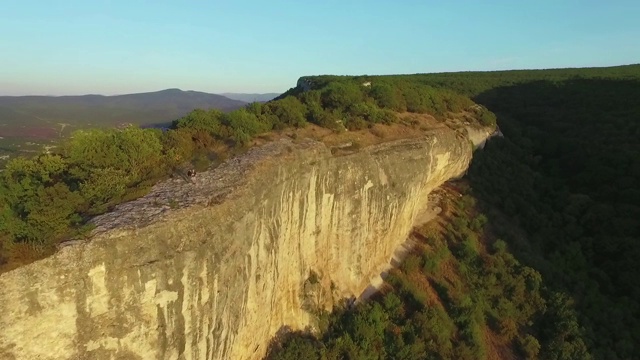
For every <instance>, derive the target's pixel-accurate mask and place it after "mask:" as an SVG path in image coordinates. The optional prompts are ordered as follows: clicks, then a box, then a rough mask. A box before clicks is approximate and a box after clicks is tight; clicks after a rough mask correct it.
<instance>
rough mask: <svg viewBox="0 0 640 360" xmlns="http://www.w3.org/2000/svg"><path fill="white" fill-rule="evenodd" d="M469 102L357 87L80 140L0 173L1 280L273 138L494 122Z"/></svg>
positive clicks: (350, 84)
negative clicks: (470, 118)
mask: <svg viewBox="0 0 640 360" xmlns="http://www.w3.org/2000/svg"><path fill="white" fill-rule="evenodd" d="M474 105H475V103H474V102H473V101H472V100H470V99H469V98H468V97H466V96H464V95H459V94H457V93H455V92H452V91H449V90H444V89H436V88H434V87H432V86H429V85H426V84H421V83H417V82H413V81H405V80H402V81H385V82H382V81H381V82H380V83H379V84H378V83H376V84H374V85H373V86H363V84H362V83H361V82H360V81H359V79H356V78H352V79H343V80H340V81H335V82H331V83H328V84H325V85H323V86H321V87H317V88H315V89H313V90H312V91H307V92H299V91H295V89H292V90H291V91H289V92H288V93H286V94H284V95H282V96H280V97H279V98H278V99H275V100H274V101H270V102H268V103H265V104H263V103H251V104H248V105H247V106H245V107H243V108H241V109H238V110H234V111H231V112H222V111H219V110H203V109H195V110H193V111H191V112H190V113H189V114H187V115H186V116H184V117H182V118H179V119H176V120H175V121H173V123H172V125H171V127H170V128H167V129H141V128H139V127H136V126H129V127H126V128H123V129H93V130H81V131H76V132H74V133H73V134H72V136H70V137H69V138H68V139H66V140H65V141H64V142H63V143H62V144H60V146H58V147H55V148H53V149H49V151H47V152H43V153H41V154H39V155H37V156H33V157H18V158H15V159H12V160H10V161H9V162H8V163H7V165H6V166H5V168H4V170H3V171H2V172H1V173H0V271H7V270H10V269H12V268H16V267H18V266H21V265H23V264H26V263H29V262H31V261H34V260H36V259H39V258H43V257H46V256H48V255H50V254H52V253H54V252H55V251H56V249H57V245H58V244H59V243H61V242H64V241H67V240H70V239H76V238H82V237H85V236H87V234H89V233H90V231H91V230H92V226H91V223H90V220H91V218H92V217H93V216H95V215H98V214H101V213H104V212H107V211H109V210H110V209H112V208H113V207H114V206H116V205H117V204H119V203H123V202H126V201H130V200H133V199H136V198H138V197H140V196H143V195H145V194H146V193H147V192H148V191H149V190H150V188H151V186H153V184H155V183H156V182H158V181H160V180H162V179H166V178H168V177H171V176H181V175H182V176H184V174H182V173H183V172H184V171H185V170H184V169H185V168H195V170H197V171H203V170H206V169H208V168H209V167H211V166H215V165H216V164H219V163H220V162H222V161H224V160H225V159H226V158H227V157H228V156H231V155H234V154H238V153H239V152H242V151H244V150H245V149H246V148H247V147H248V146H250V144H251V140H252V139H253V138H255V137H256V136H258V135H261V134H264V133H268V132H270V131H279V130H282V129H287V128H302V127H305V126H306V125H307V124H309V123H313V124H316V125H319V126H322V127H325V128H329V129H332V130H334V131H336V132H343V131H348V130H350V131H353V130H365V131H366V129H368V128H370V127H371V126H373V125H374V124H393V123H395V122H397V121H399V117H398V114H399V113H404V112H413V113H422V114H432V115H433V116H436V117H439V118H441V119H444V118H445V117H446V115H447V114H448V113H457V112H461V111H468V112H471V113H473V114H474V116H475V117H477V118H479V119H481V121H483V122H484V123H487V124H494V123H495V117H494V116H493V114H492V113H490V112H489V111H488V110H486V109H485V108H482V107H478V106H474Z"/></svg>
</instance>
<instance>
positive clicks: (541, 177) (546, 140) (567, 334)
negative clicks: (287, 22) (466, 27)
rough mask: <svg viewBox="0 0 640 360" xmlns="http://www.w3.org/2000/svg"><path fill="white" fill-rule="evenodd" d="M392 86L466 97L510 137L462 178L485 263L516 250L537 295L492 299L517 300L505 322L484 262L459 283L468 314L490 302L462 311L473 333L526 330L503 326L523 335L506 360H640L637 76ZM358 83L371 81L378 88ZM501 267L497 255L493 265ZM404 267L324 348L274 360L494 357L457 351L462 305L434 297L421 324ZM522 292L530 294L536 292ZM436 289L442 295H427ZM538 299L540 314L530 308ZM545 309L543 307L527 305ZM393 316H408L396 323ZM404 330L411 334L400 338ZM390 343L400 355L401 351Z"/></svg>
mask: <svg viewBox="0 0 640 360" xmlns="http://www.w3.org/2000/svg"><path fill="white" fill-rule="evenodd" d="M334 78H335V79H342V78H341V77H319V78H310V79H309V82H310V83H311V84H313V86H316V85H322V84H323V83H324V82H330V81H333V79H334ZM392 78H394V79H395V78H398V79H414V81H415V82H416V83H422V84H427V85H430V86H433V87H436V88H440V87H443V88H447V89H450V90H452V91H456V92H458V93H461V94H466V95H469V96H471V97H472V98H473V99H474V100H475V101H476V102H478V103H480V104H483V105H485V106H486V107H487V108H488V109H489V110H491V111H492V112H494V113H496V114H497V116H498V124H499V126H500V127H501V130H502V132H503V133H504V138H497V139H495V140H492V141H491V142H489V143H488V144H487V146H486V147H485V149H484V150H483V151H480V152H477V153H476V156H475V157H474V160H473V162H472V166H471V168H470V170H469V173H468V177H467V178H468V182H469V184H470V189H469V192H470V195H472V196H473V197H474V198H477V199H478V201H479V203H480V204H482V205H483V206H482V208H483V211H484V214H485V216H486V218H487V221H488V224H490V225H491V228H492V233H494V234H495V235H496V236H498V237H499V238H500V239H502V240H501V241H496V242H495V243H494V244H493V248H494V250H493V251H497V249H496V246H497V247H498V248H501V249H507V248H508V249H511V252H512V254H513V258H512V259H513V261H514V262H516V263H517V264H520V265H519V266H524V267H525V269H527V270H526V271H525V270H521V271H524V272H525V273H528V274H539V275H540V276H541V279H542V280H543V281H540V282H537V283H536V284H538V285H540V291H539V293H529V294H528V295H526V296H525V297H523V298H518V299H513V298H510V294H512V293H513V290H512V289H509V287H508V285H507V286H506V287H503V288H501V289H499V291H501V292H502V294H504V295H505V297H506V300H507V301H508V300H510V299H513V300H512V301H513V305H514V308H512V309H514V310H512V312H511V313H510V314H508V315H507V314H506V313H500V312H499V311H498V310H499V309H500V305H499V304H496V303H495V302H492V300H491V298H484V299H482V296H486V293H487V290H486V288H483V287H482V285H481V286H480V287H474V285H477V284H483V283H484V284H487V283H488V284H491V280H490V278H491V277H492V276H494V275H492V272H500V271H502V270H501V269H502V267H503V266H504V265H503V264H502V263H501V262H498V261H495V260H494V261H490V260H488V259H487V258H486V255H485V257H484V261H482V262H480V264H484V266H485V268H483V267H476V268H474V270H473V271H472V274H474V275H479V276H480V279H473V277H472V276H469V277H467V278H466V280H467V282H466V284H467V286H468V287H467V296H469V297H470V298H471V301H470V304H477V303H483V302H488V303H489V305H488V306H487V307H486V308H482V307H481V306H479V305H478V307H480V309H482V310H478V307H475V308H473V309H470V310H469V312H470V313H472V314H474V313H473V311H474V310H475V311H476V312H475V314H476V315H475V316H476V318H475V319H476V325H475V326H476V327H475V331H476V332H475V333H476V334H477V333H478V331H480V330H478V329H479V328H478V326H480V329H481V328H482V321H480V320H483V319H484V320H486V321H487V323H488V324H489V328H491V329H493V331H496V332H497V333H498V334H500V335H502V333H501V329H504V328H501V327H500V326H502V325H501V324H504V323H505V321H507V322H508V321H512V320H513V317H516V318H519V319H525V321H526V326H522V324H523V323H521V322H518V321H516V324H517V326H514V325H513V324H511V325H510V326H511V327H512V328H517V329H518V330H517V333H518V334H519V335H517V336H515V337H513V338H512V339H514V341H512V343H511V346H512V348H513V349H514V351H520V353H519V354H515V355H513V354H511V355H510V354H506V355H505V354H503V355H502V356H500V357H501V358H512V357H513V356H515V357H516V358H520V357H526V358H542V359H588V358H591V357H592V358H595V359H633V358H637V357H638V354H640V303H639V302H640V279H639V278H638V276H637V275H638V274H640V265H638V261H637V259H638V258H640V244H639V241H640V220H639V219H640V141H639V140H638V139H639V138H640V103H639V102H638V99H640V66H639V65H632V66H622V67H612V68H592V69H558V70H531V71H504V72H485V73H471V72H470V73H451V74H424V75H406V76H394V77H392ZM362 80H363V81H364V80H367V81H374V82H375V81H376V77H363V78H362ZM470 220H471V223H472V221H473V220H472V219H470V218H468V219H465V221H466V222H467V223H469V221H470ZM465 221H461V220H457V219H454V220H452V222H451V224H452V226H451V227H450V228H449V229H447V231H446V233H445V234H444V237H445V238H446V239H450V238H454V237H456V236H457V234H459V233H460V231H461V230H460V225H459V224H460V223H463V224H464V223H465ZM476 235H477V234H476ZM485 235H486V234H485ZM471 239H473V237H471ZM432 242H433V240H432ZM451 246H452V245H451V242H449V243H447V246H440V247H439V249H440V250H439V251H440V252H441V253H438V252H437V251H436V253H435V254H431V256H428V255H423V256H422V260H421V262H418V265H420V266H422V268H423V273H424V275H425V276H427V277H428V278H438V277H441V276H443V274H442V272H443V270H442V269H439V268H437V267H436V268H434V267H433V266H431V265H429V264H430V263H431V262H434V261H435V262H438V261H440V259H441V258H442V256H443V255H442V253H444V254H448V252H451V253H452V254H454V255H455V254H457V253H456V251H455V250H454V249H452V247H451ZM447 248H448V249H449V250H447ZM454 248H455V245H454ZM420 251H423V250H421V249H419V250H418V252H420ZM502 251H505V250H502ZM499 255H500V252H496V253H494V254H493V255H490V256H499ZM449 256H450V255H445V257H449ZM508 256H512V255H508ZM463 259H464V258H462V259H461V258H457V260H458V261H460V260H463ZM516 259H517V260H516ZM408 262H409V263H411V262H412V263H416V262H417V260H415V259H412V258H409V259H408V260H407V261H406V262H405V263H404V265H403V266H402V269H401V271H396V272H395V273H392V275H391V276H390V278H389V279H388V281H387V283H388V286H389V287H390V290H391V291H389V292H386V293H384V294H381V298H380V299H377V300H376V301H374V302H372V303H370V304H362V305H361V306H359V307H357V308H356V309H354V310H350V311H347V310H344V309H339V310H337V311H336V312H335V313H334V314H332V315H331V316H330V319H331V320H330V326H329V327H328V328H327V329H323V330H324V331H323V332H321V333H320V334H319V335H317V336H312V335H309V334H299V336H293V337H291V338H288V339H287V340H286V341H285V342H284V344H283V345H282V346H281V347H278V346H276V347H275V349H276V351H274V352H273V353H272V354H271V356H272V357H273V358H274V359H293V358H295V356H297V354H301V353H304V354H312V355H309V358H327V359H331V358H340V359H378V358H380V359H382V358H398V359H417V358H434V359H437V358H442V359H448V358H464V357H465V356H471V358H494V357H492V356H490V355H488V354H487V350H486V349H487V348H488V344H489V343H490V341H485V342H484V343H483V342H482V341H477V342H476V343H473V342H472V341H471V342H466V343H465V342H464V341H466V340H468V339H473V336H472V335H469V336H467V337H466V338H465V337H464V336H462V334H467V333H470V334H474V332H473V331H472V330H469V328H468V327H466V326H467V324H468V323H465V322H462V321H459V320H458V321H456V319H457V316H459V315H460V312H461V311H460V310H459V309H458V308H457V306H459V305H458V304H459V300H458V299H456V298H452V297H450V296H449V295H447V296H444V297H442V300H443V302H444V304H445V306H444V307H445V311H444V312H442V311H441V312H440V313H438V311H437V310H435V309H432V308H429V307H420V306H418V312H416V304H417V303H416V299H417V298H420V296H416V295H415V292H412V291H410V290H407V288H411V287H416V286H417V284H416V282H410V281H409V282H405V283H400V284H401V286H399V285H398V284H399V282H398V276H400V275H399V274H403V270H404V269H405V268H407V267H413V266H414V265H409V264H408ZM477 264H478V263H476V265H477ZM486 264H490V265H486ZM508 272H509V273H510V274H511V275H514V276H515V275H517V274H518V272H517V271H515V272H514V271H508ZM465 274H466V272H465ZM536 276H537V275H536ZM500 279H501V283H500V284H497V285H496V284H493V285H494V286H498V287H499V285H501V284H502V281H504V279H505V278H504V277H500ZM536 279H537V277H536ZM506 281H507V282H508V281H509V280H506ZM516 282H517V281H516ZM520 282H521V286H522V285H523V284H526V285H527V288H528V289H530V287H529V286H530V284H531V280H530V279H526V278H525V279H522V280H520ZM502 285H504V284H502ZM437 286H439V285H437V282H436V283H435V285H434V288H436V289H437ZM484 286H488V285H484ZM445 288H446V285H445ZM494 290H495V289H494ZM496 291H498V290H496ZM448 292H449V290H447V294H448ZM478 293H480V295H478ZM489 293H490V292H489ZM537 296H539V297H540V299H541V301H540V302H538V300H535V299H537ZM474 297H475V299H474ZM396 298H397V299H399V300H396ZM389 299H393V300H389ZM534 300H535V301H534ZM532 301H533V303H532ZM390 303H392V304H395V305H393V306H391V305H389V304H390ZM540 303H544V305H543V306H533V305H532V304H540ZM398 308H400V309H402V311H403V312H404V313H405V314H406V313H407V312H409V313H411V314H413V316H412V317H398V316H397V315H396V314H397V311H398V310H397V309H398ZM429 312H431V315H429V316H431V317H430V318H428V319H429V321H425V322H423V323H419V325H417V326H416V325H415V322H417V321H416V319H418V318H419V319H423V318H424V317H425V316H427V315H426V314H425V313H429ZM531 314H534V315H531ZM536 314H537V315H536ZM496 321H497V322H498V324H499V325H498V326H497V327H496V326H495V322H496ZM492 323H493V324H494V325H493V327H492ZM408 324H410V325H408ZM408 326H413V328H410V329H409V330H407V329H406V328H407V327H408ZM398 327H400V330H399V329H398ZM508 327H509V326H507V328H508ZM471 328H472V329H473V326H472V327H471ZM523 329H524V330H526V331H527V332H524V333H523V332H522V331H523ZM398 334H400V335H398ZM396 335H397V336H396ZM436 335H439V336H441V337H440V338H437V337H436ZM398 337H399V338H400V340H398ZM476 339H478V337H476ZM398 341H400V343H402V344H403V346H401V347H400V348H398V347H397V343H398ZM443 344H445V345H446V346H444V345H443ZM451 344H455V345H454V346H452V345H451ZM460 346H462V347H463V348H466V347H470V350H469V351H472V352H473V353H472V355H468V354H466V353H465V354H462V353H455V352H452V351H461V350H460V348H459V347H460ZM474 346H475V347H474ZM483 346H484V348H483ZM372 349H375V350H372ZM434 349H436V350H434ZM452 349H454V350H452ZM536 354H537V355H536ZM494 355H495V354H494ZM305 356H306V355H305Z"/></svg>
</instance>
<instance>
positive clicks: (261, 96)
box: [220, 93, 280, 103]
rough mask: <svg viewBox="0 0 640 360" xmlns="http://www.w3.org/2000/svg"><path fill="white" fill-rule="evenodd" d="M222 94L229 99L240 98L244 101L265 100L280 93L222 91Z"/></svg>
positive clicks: (271, 98)
mask: <svg viewBox="0 0 640 360" xmlns="http://www.w3.org/2000/svg"><path fill="white" fill-rule="evenodd" d="M220 95H222V96H225V97H228V98H229V99H234V100H240V101H244V102H248V103H250V102H267V101H269V100H273V99H274V98H276V97H278V96H280V93H266V94H240V93H222V94H220Z"/></svg>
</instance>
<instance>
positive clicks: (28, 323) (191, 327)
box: [0, 129, 472, 360]
mask: <svg viewBox="0 0 640 360" xmlns="http://www.w3.org/2000/svg"><path fill="white" fill-rule="evenodd" d="M471 151H472V147H471V146H470V142H469V139H468V137H466V136H462V135H460V134H459V133H456V132H454V131H452V130H450V129H439V130H435V131H433V132H432V133H430V134H428V135H426V136H425V137H423V138H420V139H410V140H401V141H394V142H389V143H384V144H380V145H375V146H371V147H368V148H364V149H362V150H360V151H358V152H355V153H352V154H349V155H342V156H333V155H332V154H331V151H330V149H328V148H327V147H325V146H324V145H323V144H321V143H318V142H313V141H310V140H309V141H302V142H299V143H292V142H286V141H278V142H274V143H271V144H267V145H265V146H264V147H262V148H258V149H254V150H252V151H250V152H249V153H248V154H246V155H244V156H243V157H241V158H240V159H236V160H233V161H230V162H228V163H226V164H224V165H223V166H221V167H219V168H218V169H215V170H212V171H210V172H207V173H203V174H199V175H198V179H197V181H196V183H195V184H187V183H179V182H177V181H173V182H172V181H169V182H166V183H164V184H159V185H157V186H156V188H155V189H154V191H153V192H152V193H151V194H149V195H148V196H147V197H145V198H143V199H139V200H136V201H134V202H132V203H129V204H123V205H121V206H119V207H118V208H116V210H115V211H114V212H113V213H110V214H105V215H103V216H101V217H98V218H96V219H95V223H96V225H97V228H96V231H95V236H93V238H92V239H91V240H90V241H88V242H84V243H77V244H73V245H70V246H67V247H65V248H63V249H61V250H60V251H59V252H58V253H57V254H55V255H54V256H51V257H50V258H47V259H44V260H41V261H38V262H36V263H33V264H31V265H28V266H25V267H22V268H19V269H17V270H14V271H11V272H9V273H6V274H3V275H1V276H0V304H2V305H1V306H2V308H3V310H2V313H0V358H2V359H8V360H11V359H29V360H35V359H259V358H261V357H262V356H264V354H265V352H266V349H267V346H268V343H269V341H270V339H271V338H272V337H273V336H274V335H275V334H276V333H277V332H278V331H279V330H280V329H281V328H282V327H285V326H286V327H290V328H292V329H303V328H305V327H308V326H312V325H313V315H312V312H313V311H312V310H313V309H314V308H320V307H323V308H330V307H331V306H332V305H333V304H334V302H335V301H338V300H339V299H340V298H342V297H347V296H351V295H357V294H359V293H360V292H361V291H363V290H364V289H365V288H366V287H367V285H368V284H369V280H370V279H371V278H372V277H374V276H376V275H377V274H379V272H380V270H381V269H382V268H384V266H385V265H386V264H387V263H388V261H389V259H390V258H391V256H392V254H393V251H394V249H395V248H396V247H397V246H398V245H399V244H400V243H402V242H403V241H404V240H405V238H406V236H407V235H408V233H409V232H410V230H411V228H412V225H413V223H414V219H415V218H416V215H417V214H418V212H419V211H420V210H421V209H422V208H424V207H425V206H426V202H427V195H428V194H429V192H430V191H431V190H432V189H433V188H435V187H437V186H439V185H440V184H442V183H443V182H444V181H446V180H448V179H450V178H452V177H456V176H459V175H461V174H462V173H464V171H465V170H466V169H467V166H468V164H469V161H470V160H471ZM167 193H169V194H173V196H176V201H177V202H178V203H179V204H183V205H186V204H188V205H189V206H183V207H179V208H177V209H172V208H170V207H169V206H163V205H162V204H159V205H158V200H157V199H158V198H154V196H156V197H157V196H158V194H167ZM151 203H153V204H156V205H158V206H156V207H155V208H154V209H153V211H151V210H149V209H150V206H151V205H149V204H151ZM143 204H147V206H143Z"/></svg>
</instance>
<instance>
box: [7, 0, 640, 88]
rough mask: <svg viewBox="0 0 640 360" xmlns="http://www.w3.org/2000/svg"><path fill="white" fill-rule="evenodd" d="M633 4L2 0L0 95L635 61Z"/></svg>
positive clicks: (275, 84)
mask: <svg viewBox="0 0 640 360" xmlns="http://www.w3.org/2000/svg"><path fill="white" fill-rule="evenodd" d="M639 15H640V1H638V0H633V1H631V0H629V1H627V0H610V1H604V0H597V1H596V0H581V1H577V0H527V1H514V0H508V1H506V0H505V1H502V0H500V1H475V0H474V1H471V0H470V1H455V0H446V1H435V0H433V1H432V0H385V1H383V0H314V1H310V0H295V1H294V0H291V1H284V0H268V1H259V0H244V1H241V0H237V1H232V0H227V1H216V0H209V1H205V0H201V1H194V0H189V1H187V0H182V1H180V0H172V1H163V0H154V1H152V0H149V1H141V0H112V1H107V0H75V1H71V0H42V1H38V0H1V2H0V95H24V94H47V95H62V94H86V93H99V94H122V93H130V92H141V91H155V90H160V89H165V88H181V89H184V90H200V91H207V92H282V91H284V90H286V89H288V88H289V87H292V86H294V84H295V82H296V80H297V79H298V77H300V76H303V75H314V74H354V75H355V74H396V73H424V72H442V71H462V70H495V69H516V68H517V69H519V68H549V67H582V66H607V65H621V64H630V63H638V62H640V20H638V16H639Z"/></svg>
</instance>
